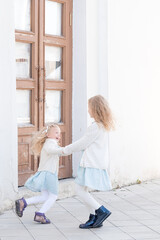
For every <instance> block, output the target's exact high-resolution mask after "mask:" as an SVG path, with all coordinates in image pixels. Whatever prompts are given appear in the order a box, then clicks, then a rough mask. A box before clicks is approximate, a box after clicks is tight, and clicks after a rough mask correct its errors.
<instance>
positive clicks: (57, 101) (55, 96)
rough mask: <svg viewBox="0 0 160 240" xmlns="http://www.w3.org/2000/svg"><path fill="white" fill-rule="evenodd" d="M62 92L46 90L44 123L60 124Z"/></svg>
mask: <svg viewBox="0 0 160 240" xmlns="http://www.w3.org/2000/svg"><path fill="white" fill-rule="evenodd" d="M61 102H62V91H56V90H46V102H45V123H51V122H52V123H53V122H54V123H59V122H61Z"/></svg>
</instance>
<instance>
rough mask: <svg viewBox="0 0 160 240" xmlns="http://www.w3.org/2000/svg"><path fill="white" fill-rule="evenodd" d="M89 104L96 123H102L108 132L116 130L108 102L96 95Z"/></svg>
mask: <svg viewBox="0 0 160 240" xmlns="http://www.w3.org/2000/svg"><path fill="white" fill-rule="evenodd" d="M88 104H89V108H90V111H91V115H92V117H93V118H94V119H95V121H96V122H97V123H101V124H102V125H103V127H104V128H105V129H106V130H108V131H110V130H114V119H113V115H112V112H111V109H110V108H109V105H108V102H107V100H106V99H105V98H104V97H103V96H101V95H96V96H94V97H92V98H90V99H89V100H88Z"/></svg>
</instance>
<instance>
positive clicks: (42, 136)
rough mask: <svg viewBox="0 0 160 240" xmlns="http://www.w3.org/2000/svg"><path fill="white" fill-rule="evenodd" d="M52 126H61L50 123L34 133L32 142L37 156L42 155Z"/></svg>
mask: <svg viewBox="0 0 160 240" xmlns="http://www.w3.org/2000/svg"><path fill="white" fill-rule="evenodd" d="M52 127H58V128H59V126H58V125H56V124H50V125H47V126H45V127H43V128H42V129H41V130H40V131H38V132H36V133H35V134H34V136H33V138H32V142H31V150H32V152H33V154H34V155H35V156H38V155H40V153H41V150H42V147H43V144H44V143H45V141H46V139H47V137H48V133H49V130H50V129H51V128H52Z"/></svg>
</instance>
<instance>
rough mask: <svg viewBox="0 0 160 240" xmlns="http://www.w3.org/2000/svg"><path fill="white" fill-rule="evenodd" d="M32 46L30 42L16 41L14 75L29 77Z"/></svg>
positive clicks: (30, 75)
mask: <svg viewBox="0 0 160 240" xmlns="http://www.w3.org/2000/svg"><path fill="white" fill-rule="evenodd" d="M31 59H32V46H31V44H30V43H22V42H16V77H17V78H31V77H32V74H31V70H32V67H31V66H32V65H31Z"/></svg>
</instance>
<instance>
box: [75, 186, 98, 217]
mask: <svg viewBox="0 0 160 240" xmlns="http://www.w3.org/2000/svg"><path fill="white" fill-rule="evenodd" d="M76 193H77V195H78V196H79V197H80V198H81V199H82V200H83V201H84V202H85V203H86V206H87V208H88V209H89V212H90V213H91V214H94V215H95V210H96V209H98V208H100V206H101V205H100V204H99V203H98V202H97V201H96V200H95V199H94V198H93V197H92V195H91V194H90V193H89V192H88V191H87V190H86V189H85V187H84V186H80V185H79V184H76Z"/></svg>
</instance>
